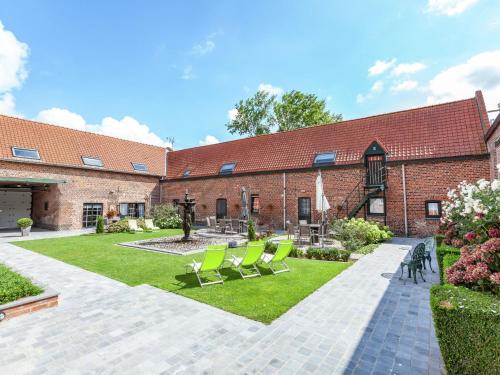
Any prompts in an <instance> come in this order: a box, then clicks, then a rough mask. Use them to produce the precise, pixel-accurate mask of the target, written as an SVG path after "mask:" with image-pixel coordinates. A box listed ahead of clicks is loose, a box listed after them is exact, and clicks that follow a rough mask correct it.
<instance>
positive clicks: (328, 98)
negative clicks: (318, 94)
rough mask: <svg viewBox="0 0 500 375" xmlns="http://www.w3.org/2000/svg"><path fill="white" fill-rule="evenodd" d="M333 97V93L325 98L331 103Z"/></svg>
mask: <svg viewBox="0 0 500 375" xmlns="http://www.w3.org/2000/svg"><path fill="white" fill-rule="evenodd" d="M332 99H333V97H332V96H331V95H328V96H327V97H326V99H325V100H326V102H327V103H329V102H331V101H332Z"/></svg>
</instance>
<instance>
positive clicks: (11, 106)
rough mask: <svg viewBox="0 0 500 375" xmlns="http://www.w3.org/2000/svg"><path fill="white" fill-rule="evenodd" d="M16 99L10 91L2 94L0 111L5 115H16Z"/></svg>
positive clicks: (0, 96)
mask: <svg viewBox="0 0 500 375" xmlns="http://www.w3.org/2000/svg"><path fill="white" fill-rule="evenodd" d="M15 108H16V99H15V98H14V95H12V94H11V93H10V92H6V93H5V94H3V95H0V113H2V114H4V115H15V114H16V111H15Z"/></svg>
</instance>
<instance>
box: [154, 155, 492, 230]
mask: <svg viewBox="0 0 500 375" xmlns="http://www.w3.org/2000/svg"><path fill="white" fill-rule="evenodd" d="M388 167H389V169H388V189H387V191H386V204H387V224H388V225H389V226H390V227H391V228H392V229H393V230H394V231H396V232H397V233H399V234H403V233H404V228H405V226H404V205H403V182H402V172H401V164H391V163H389V165H388ZM362 173H364V168H363V167H362V166H361V165H358V166H351V167H338V168H333V169H327V170H323V171H322V175H323V183H324V187H325V195H326V197H327V199H328V201H329V202H330V206H331V207H332V210H331V211H330V216H331V215H332V213H333V212H334V210H335V209H336V206H337V205H340V204H341V203H342V202H343V201H344V199H345V197H346V196H347V194H349V193H350V192H351V191H352V190H353V188H354V187H355V186H356V184H357V182H358V181H359V179H360V177H361V174H362ZM405 174H406V191H407V207H408V223H409V233H410V234H415V229H416V228H415V223H416V222H417V221H425V222H427V223H428V224H429V225H431V226H434V225H437V223H438V221H437V220H425V201H426V200H442V199H444V198H445V197H446V193H447V191H448V189H449V188H452V187H455V186H456V185H457V184H458V183H459V182H461V181H462V180H470V181H475V180H478V179H480V178H489V160H487V159H470V160H457V159H450V160H448V161H434V162H433V161H426V162H419V163H416V162H413V163H407V164H406V165H405ZM316 175H317V171H294V172H287V173H286V220H290V221H291V222H293V223H297V215H298V198H299V197H310V198H311V205H312V209H313V221H317V220H319V218H320V217H319V216H320V215H319V214H318V212H316V211H315V210H314V207H315V195H316V194H315V179H316ZM242 187H245V189H246V191H247V192H248V195H249V197H250V195H251V194H259V198H260V202H261V211H260V212H259V214H258V215H255V218H256V220H257V222H260V223H262V224H272V225H274V227H275V228H278V229H281V228H282V227H283V173H266V174H264V173H261V174H254V175H242V176H227V177H214V178H204V179H192V180H189V179H186V180H171V181H167V182H164V183H162V184H161V189H162V200H163V201H164V202H172V200H173V199H182V197H183V195H184V192H185V191H186V190H188V191H189V193H190V195H193V196H194V197H195V198H196V202H197V204H196V220H199V221H201V220H203V219H204V218H205V217H206V216H211V215H215V204H216V199H217V198H225V199H227V206H228V216H231V217H233V218H234V217H239V215H240V212H241V207H240V205H241V196H240V194H241V188H242ZM358 215H359V216H363V215H364V212H363V210H362V211H361V212H360V213H359V214H358ZM370 218H371V219H378V220H380V218H379V217H373V216H372V217H370Z"/></svg>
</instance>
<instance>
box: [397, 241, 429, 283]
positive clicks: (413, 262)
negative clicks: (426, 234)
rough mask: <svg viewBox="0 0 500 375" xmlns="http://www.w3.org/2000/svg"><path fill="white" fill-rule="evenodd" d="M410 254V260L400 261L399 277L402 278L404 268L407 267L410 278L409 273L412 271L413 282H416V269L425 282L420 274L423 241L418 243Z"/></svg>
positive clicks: (423, 258)
mask: <svg viewBox="0 0 500 375" xmlns="http://www.w3.org/2000/svg"><path fill="white" fill-rule="evenodd" d="M410 254H411V257H410V260H408V261H403V262H401V276H400V277H399V279H400V280H401V279H402V278H403V272H404V268H405V267H407V268H408V278H411V274H412V273H413V282H414V283H415V284H417V271H418V272H419V273H420V277H421V278H422V280H423V281H424V282H425V279H424V276H423V275H422V268H423V264H424V261H425V244H424V243H423V242H421V243H419V244H418V245H417V246H415V248H414V249H413V251H411V252H410Z"/></svg>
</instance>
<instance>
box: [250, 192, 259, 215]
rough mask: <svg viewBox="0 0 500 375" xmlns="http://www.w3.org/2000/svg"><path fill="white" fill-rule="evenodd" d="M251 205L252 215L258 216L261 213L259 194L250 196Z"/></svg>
mask: <svg viewBox="0 0 500 375" xmlns="http://www.w3.org/2000/svg"><path fill="white" fill-rule="evenodd" d="M250 205H251V206H250V207H251V209H250V210H251V212H252V214H258V213H259V211H260V198H259V195H258V194H252V195H251V196H250Z"/></svg>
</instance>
